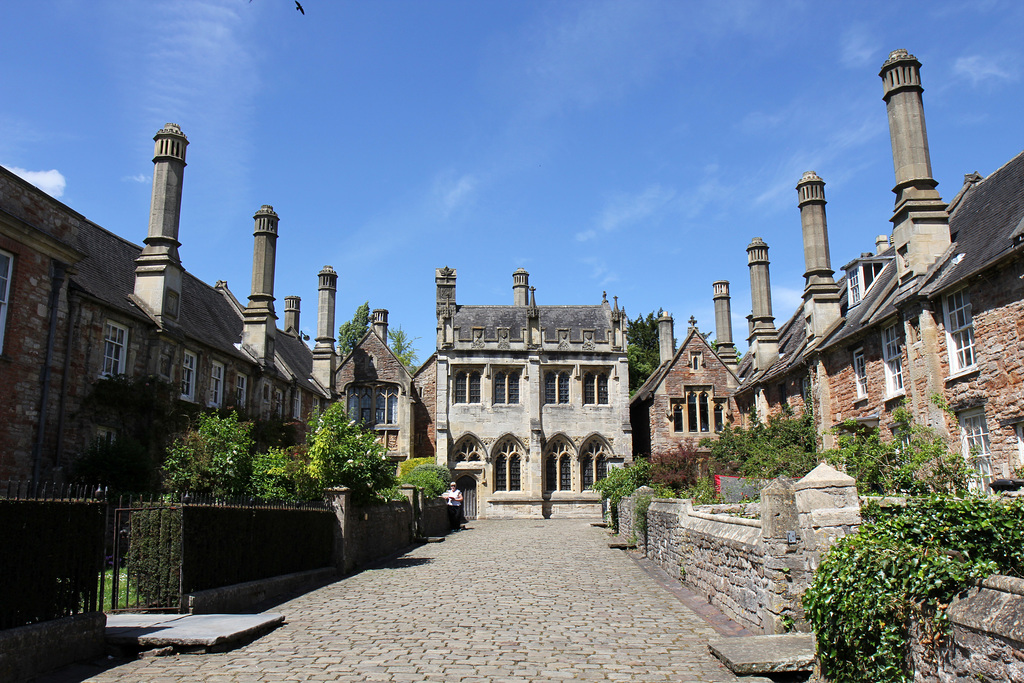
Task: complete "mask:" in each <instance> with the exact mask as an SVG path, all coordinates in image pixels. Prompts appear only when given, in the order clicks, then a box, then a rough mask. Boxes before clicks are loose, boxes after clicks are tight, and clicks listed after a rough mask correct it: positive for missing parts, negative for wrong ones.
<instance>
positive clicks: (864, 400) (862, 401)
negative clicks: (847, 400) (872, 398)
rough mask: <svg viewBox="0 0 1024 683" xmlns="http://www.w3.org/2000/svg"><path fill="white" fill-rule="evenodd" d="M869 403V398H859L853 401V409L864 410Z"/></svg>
mask: <svg viewBox="0 0 1024 683" xmlns="http://www.w3.org/2000/svg"><path fill="white" fill-rule="evenodd" d="M867 403H868V397H867V396H858V397H857V398H855V399H853V407H854V408H863V407H864V406H866V405H867Z"/></svg>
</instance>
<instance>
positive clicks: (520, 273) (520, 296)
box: [512, 268, 530, 307]
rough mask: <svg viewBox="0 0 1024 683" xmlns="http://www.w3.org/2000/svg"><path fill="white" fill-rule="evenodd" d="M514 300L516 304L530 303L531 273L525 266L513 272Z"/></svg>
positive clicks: (524, 304) (527, 304)
mask: <svg viewBox="0 0 1024 683" xmlns="http://www.w3.org/2000/svg"><path fill="white" fill-rule="evenodd" d="M512 302H513V304H514V305H516V306H523V307H526V306H529V305H530V274H529V273H527V272H526V269H525V268H519V269H517V270H516V272H514V273H512Z"/></svg>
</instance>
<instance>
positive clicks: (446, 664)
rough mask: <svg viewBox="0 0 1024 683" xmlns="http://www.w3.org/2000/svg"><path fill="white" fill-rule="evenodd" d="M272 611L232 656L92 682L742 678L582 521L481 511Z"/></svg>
mask: <svg viewBox="0 0 1024 683" xmlns="http://www.w3.org/2000/svg"><path fill="white" fill-rule="evenodd" d="M469 526H470V528H469V529H467V530H465V531H463V532H461V533H458V534H453V535H452V536H449V537H448V539H447V540H446V541H445V542H444V543H437V544H427V545H423V546H421V547H418V548H416V549H414V550H412V551H411V552H409V553H407V554H405V555H402V556H401V557H399V558H397V559H395V560H393V561H391V562H389V563H387V564H385V565H384V566H381V567H379V568H375V569H370V570H367V571H363V572H361V573H359V574H357V575H354V576H351V577H349V578H346V579H345V580H343V581H338V582H336V583H333V584H331V585H329V586H326V587H324V588H321V589H319V590H317V591H314V592H312V593H308V594H306V595H303V596H301V597H299V598H297V599H294V600H292V601H290V602H287V603H284V604H282V605H279V606H277V607H275V608H274V609H273V610H272V611H275V612H281V613H283V614H285V615H286V617H287V623H285V625H284V626H282V627H280V628H278V629H277V630H275V631H273V632H271V633H270V634H268V635H266V636H264V637H263V638H261V639H259V640H257V641H255V642H253V643H251V644H250V645H248V646H246V647H243V648H240V649H237V650H234V651H231V652H227V653H223V654H211V655H178V656H173V657H153V658H145V659H140V660H136V661H133V662H129V663H127V664H124V665H122V666H119V667H116V668H112V669H110V670H108V671H104V672H102V673H98V674H96V675H94V676H93V677H92V678H89V679H88V680H91V681H106V682H110V681H119V682H124V681H132V682H136V681H137V682H140V683H141V682H146V683H179V682H180V683H184V682H186V681H189V682H191V681H222V682H224V683H228V682H231V681H446V682H448V683H456V682H463V683H468V682H471V681H474V682H475V681H480V682H483V681H493V682H495V683H500V682H501V681H516V682H523V681H694V682H696V681H734V680H737V679H736V678H735V677H734V676H733V675H732V674H731V673H730V672H729V671H728V670H727V669H725V668H724V667H723V666H722V665H721V664H720V663H719V662H718V661H717V660H716V659H714V658H713V657H712V656H711V655H710V654H709V653H708V650H707V646H706V641H707V639H708V637H709V636H714V635H715V632H714V630H713V629H712V628H711V627H710V626H708V625H707V624H706V623H705V622H704V621H703V620H702V619H700V618H699V617H698V616H697V615H695V614H694V613H693V612H692V611H691V610H689V609H688V608H687V607H686V606H684V605H683V604H682V603H681V602H679V600H678V599H677V598H676V597H674V596H673V595H672V594H671V593H669V592H668V591H666V590H665V589H664V588H662V587H661V586H659V585H658V584H657V583H656V582H655V581H654V580H653V579H652V578H650V577H649V576H648V575H647V574H645V573H644V572H643V571H642V570H641V569H640V568H639V567H638V566H637V565H636V564H635V563H634V562H633V561H632V560H631V559H630V558H629V557H627V556H626V555H625V554H624V553H623V552H622V551H619V550H610V549H608V548H607V540H608V535H607V534H606V533H605V531H604V530H602V529H599V528H594V527H591V526H590V522H589V521H585V520H521V521H478V522H473V523H471V524H470V525H469Z"/></svg>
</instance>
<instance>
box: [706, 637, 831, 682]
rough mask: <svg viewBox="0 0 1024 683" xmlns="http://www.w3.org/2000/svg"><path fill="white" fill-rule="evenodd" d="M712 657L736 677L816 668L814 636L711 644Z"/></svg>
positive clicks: (712, 641)
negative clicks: (717, 659)
mask: <svg viewBox="0 0 1024 683" xmlns="http://www.w3.org/2000/svg"><path fill="white" fill-rule="evenodd" d="M708 649H709V650H711V654H713V655H714V656H716V657H718V658H719V659H720V660H722V663H723V664H725V666H726V667H728V669H729V670H730V671H732V672H733V673H734V674H737V675H743V674H771V673H782V672H786V671H810V670H811V669H812V668H813V667H814V635H813V634H811V633H787V634H783V635H776V636H744V637H739V638H720V639H717V640H710V641H708Z"/></svg>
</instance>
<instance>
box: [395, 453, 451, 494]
mask: <svg viewBox="0 0 1024 683" xmlns="http://www.w3.org/2000/svg"><path fill="white" fill-rule="evenodd" d="M424 459H425V458H424ZM451 480H452V477H451V473H450V472H449V471H448V468H447V467H443V466H441V465H434V464H425V465H419V466H417V467H415V468H413V470H412V471H411V472H409V473H408V474H406V475H405V476H403V477H402V478H401V479H400V482H401V483H403V484H412V485H413V486H416V487H418V488H420V489H422V491H423V495H424V496H426V497H427V498H437V497H438V496H440V495H441V494H442V493H444V492H445V491H446V490H448V484H450V483H451Z"/></svg>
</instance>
